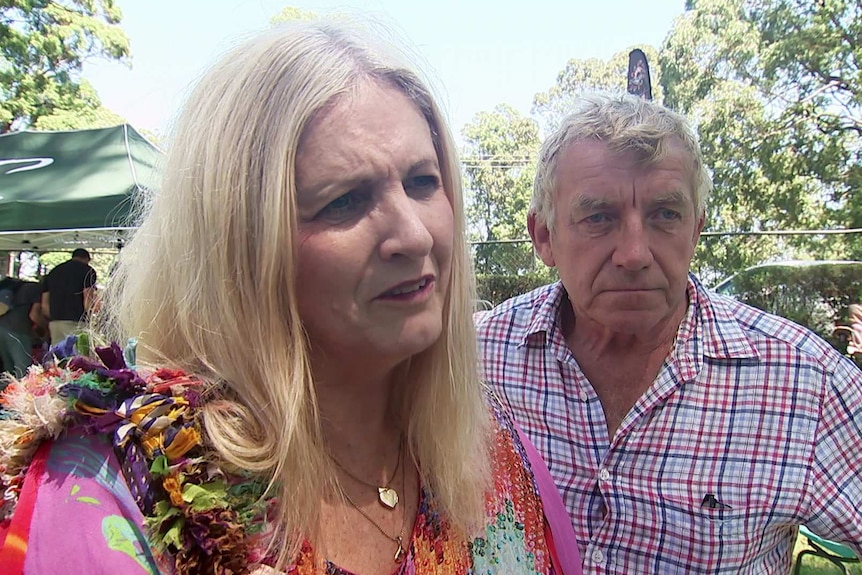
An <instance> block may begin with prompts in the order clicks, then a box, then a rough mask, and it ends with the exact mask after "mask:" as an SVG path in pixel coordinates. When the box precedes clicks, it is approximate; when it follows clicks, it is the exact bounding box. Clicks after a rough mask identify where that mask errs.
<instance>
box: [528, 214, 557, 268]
mask: <svg viewBox="0 0 862 575" xmlns="http://www.w3.org/2000/svg"><path fill="white" fill-rule="evenodd" d="M527 231H528V232H530V238H531V239H532V240H533V247H534V248H535V249H536V253H538V254H539V257H540V258H542V261H543V262H544V263H545V265H546V266H548V267H550V268H552V267H554V266H555V265H556V263H555V262H554V250H553V249H552V248H551V230H549V229H548V224H546V223H545V220H544V218H542V217H540V216H539V215H538V214H536V213H535V212H530V213H529V214H527Z"/></svg>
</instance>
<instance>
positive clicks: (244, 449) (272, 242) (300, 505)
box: [106, 21, 490, 564]
mask: <svg viewBox="0 0 862 575" xmlns="http://www.w3.org/2000/svg"><path fill="white" fill-rule="evenodd" d="M394 54H395V52H393V50H392V49H391V48H380V47H378V46H377V45H375V42H373V41H371V40H370V39H369V34H368V33H363V32H362V31H360V30H352V29H348V28H345V26H344V25H343V23H339V24H337V25H335V24H331V23H324V22H321V21H315V22H310V23H309V22H304V23H292V24H290V25H286V26H281V27H279V28H276V29H273V30H270V31H268V32H266V33H264V34H262V35H259V36H258V37H256V38H254V39H252V40H250V41H248V42H246V43H245V44H244V45H242V46H240V47H239V48H237V49H235V50H233V51H232V52H231V53H229V54H227V55H226V56H225V57H224V58H223V59H222V60H221V61H220V62H219V63H217V64H216V65H215V66H214V67H213V68H212V69H211V70H209V72H208V73H207V74H205V75H204V77H203V78H202V79H201V80H200V82H199V84H198V85H197V87H196V88H195V90H194V91H193V93H192V94H191V96H190V98H189V100H188V102H187V103H186V104H185V107H184V109H183V111H182V113H181V115H180V117H179V119H178V122H177V124H176V126H175V131H174V137H173V141H172V142H171V144H170V148H169V150H170V151H169V154H168V158H167V162H166V166H165V169H164V177H163V182H162V184H161V186H160V187H159V189H158V191H157V192H155V193H154V194H153V195H152V197H151V198H149V200H148V202H147V205H146V206H145V208H144V210H143V216H142V220H141V223H140V227H139V229H138V231H137V233H136V235H135V236H134V238H133V239H132V240H131V241H130V242H129V243H128V245H127V246H126V247H125V248H124V249H123V251H122V253H121V258H120V263H119V267H118V269H117V272H116V276H115V277H114V281H112V282H111V286H110V288H109V294H108V295H107V298H106V307H107V310H108V312H109V316H108V320H109V321H108V325H110V326H112V327H113V334H114V335H118V334H122V335H124V336H134V337H137V338H139V350H140V351H139V354H141V355H142V356H143V357H146V358H147V362H148V363H157V364H163V365H170V366H174V367H178V368H182V369H185V370H188V371H190V372H193V373H196V374H198V375H199V376H201V377H202V378H204V379H205V380H206V381H208V382H210V384H211V385H212V388H213V390H214V393H213V395H214V396H215V398H214V399H213V400H211V401H209V402H208V403H206V404H205V407H204V408H203V409H204V416H203V421H204V429H205V433H206V436H207V439H208V442H209V444H210V445H211V446H212V448H213V449H214V450H215V452H216V453H217V455H218V456H219V457H221V458H222V459H223V460H224V461H225V462H227V463H228V464H232V465H235V466H237V467H239V468H242V469H247V470H252V471H253V472H255V473H257V474H259V475H260V476H261V477H264V478H266V479H267V480H269V481H270V487H271V490H272V493H273V494H274V495H275V496H276V497H277V498H278V500H279V501H280V502H281V505H280V506H279V513H280V521H277V522H276V524H277V525H280V528H279V530H278V535H277V537H276V538H275V541H274V542H273V544H274V545H279V546H280V547H281V549H282V551H281V554H280V558H279V564H284V563H285V562H286V561H289V560H290V558H291V557H293V556H294V553H295V552H296V551H297V548H298V545H299V544H300V543H301V542H302V540H303V539H305V538H308V539H311V540H312V541H314V538H315V537H317V522H318V520H319V502H320V500H321V498H322V497H323V496H324V495H325V494H326V490H327V489H329V488H330V487H331V485H332V484H333V482H334V476H333V470H332V468H331V462H330V461H329V459H328V458H327V456H326V451H325V444H324V439H323V435H322V433H321V427H320V422H319V415H318V410H317V403H316V394H315V387H314V381H313V376H312V372H311V366H310V364H309V353H308V346H307V341H306V338H305V334H304V331H303V326H302V321H301V318H300V317H299V316H298V313H297V303H296V292H295V283H294V272H295V268H296V253H295V250H296V244H295V241H294V234H295V231H296V227H297V226H296V207H295V193H296V189H295V185H296V184H295V169H294V164H295V159H296V154H297V147H298V145H299V142H300V137H301V135H302V133H303V130H304V128H305V127H306V125H307V124H308V122H309V121H310V119H311V118H312V117H313V116H314V114H315V113H316V112H318V111H319V110H320V109H321V108H323V107H324V106H325V105H326V104H327V103H328V102H330V101H332V100H333V98H335V97H337V96H338V95H340V94H343V93H345V92H346V91H348V90H350V89H352V88H353V87H355V86H356V85H357V84H358V83H359V82H362V81H368V80H371V81H376V82H381V83H386V84H387V85H392V86H396V87H397V88H399V89H400V90H402V91H403V92H404V94H405V95H406V96H407V97H408V98H409V99H410V100H411V101H412V102H414V103H415V105H416V106H417V108H418V109H419V110H420V111H421V112H422V113H423V115H424V116H425V118H426V119H427V121H428V123H429V126H430V128H431V132H432V137H433V139H434V145H435V148H436V150H437V154H438V157H439V161H440V166H441V170H442V177H443V181H444V186H445V189H446V192H447V194H448V196H449V198H450V201H451V203H452V208H453V210H454V214H455V244H454V245H455V248H454V256H453V273H452V278H451V281H450V286H449V296H448V301H447V303H446V306H445V310H444V330H443V335H442V336H441V337H440V339H439V340H438V341H437V342H436V343H435V344H434V345H433V346H432V347H431V348H429V349H428V350H426V351H424V352H422V353H421V354H419V355H417V356H415V357H413V358H411V360H409V361H408V362H406V364H405V365H404V366H403V370H404V372H405V374H406V375H405V377H407V378H409V379H408V380H407V381H410V382H411V385H410V386H409V388H410V389H411V390H412V391H411V394H412V395H410V396H409V397H408V398H407V399H406V404H407V405H406V406H405V408H406V414H407V415H406V420H407V422H408V424H407V425H408V429H407V437H408V444H409V446H410V450H411V455H412V457H413V458H414V460H415V461H417V462H418V463H419V469H420V473H421V474H422V480H423V482H424V484H425V485H427V486H428V487H429V488H430V490H431V492H432V493H434V496H435V497H436V498H437V500H438V501H439V504H440V505H441V506H442V509H443V510H444V512H445V513H446V514H447V515H448V518H449V519H450V521H451V522H452V525H453V526H455V527H456V528H459V529H464V530H465V531H468V530H471V529H472V528H473V527H474V526H475V525H476V524H477V522H479V521H480V520H481V518H482V516H483V513H484V494H485V491H486V489H488V487H489V485H490V483H489V469H490V465H489V461H488V459H489V457H488V449H489V444H488V438H489V428H490V423H489V415H488V411H487V407H486V404H485V401H484V397H483V393H482V389H481V384H480V382H479V380H478V375H477V360H476V349H475V343H474V337H475V336H474V331H473V325H472V321H471V316H472V311H473V284H472V272H471V265H470V258H469V255H468V247H467V244H466V240H465V233H464V231H465V223H464V215H463V212H464V210H463V199H462V191H461V182H460V171H459V166H458V161H457V157H456V151H455V146H454V144H453V141H452V137H451V134H450V133H449V130H448V127H447V126H446V123H445V121H444V119H443V117H442V115H441V112H440V110H439V109H438V107H437V106H436V104H435V103H434V100H433V99H432V96H431V94H430V92H429V90H428V88H427V87H426V85H425V84H424V83H423V82H422V81H421V80H420V79H419V77H418V76H417V75H416V74H415V73H414V72H413V71H411V70H410V68H409V67H407V66H405V65H404V64H403V63H402V62H401V61H400V60H399V57H398V56H395V55H394ZM321 478H328V481H321ZM276 548H277V547H276Z"/></svg>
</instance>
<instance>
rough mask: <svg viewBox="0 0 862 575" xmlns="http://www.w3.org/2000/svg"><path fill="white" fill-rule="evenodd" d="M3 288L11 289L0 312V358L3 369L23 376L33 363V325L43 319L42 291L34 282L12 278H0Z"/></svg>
mask: <svg viewBox="0 0 862 575" xmlns="http://www.w3.org/2000/svg"><path fill="white" fill-rule="evenodd" d="M5 289H8V290H10V291H11V292H12V299H11V302H10V304H11V305H9V306H8V308H7V309H6V311H5V313H3V314H2V315H0V360H2V361H3V371H6V372H9V373H12V374H13V375H15V377H22V376H23V375H24V374H25V373H26V372H27V368H28V367H30V364H31V363H33V324H34V323H37V324H38V323H40V322H42V310H41V305H40V297H41V296H40V294H41V291H42V290H41V288H40V286H39V284H38V283H36V282H29V281H21V280H19V279H17V278H12V277H7V278H3V279H2V280H0V290H5ZM2 386H3V384H2V382H0V387H2Z"/></svg>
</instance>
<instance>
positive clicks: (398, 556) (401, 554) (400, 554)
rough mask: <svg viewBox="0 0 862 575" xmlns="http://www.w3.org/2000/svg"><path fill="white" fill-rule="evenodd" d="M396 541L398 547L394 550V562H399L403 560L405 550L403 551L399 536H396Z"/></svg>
mask: <svg viewBox="0 0 862 575" xmlns="http://www.w3.org/2000/svg"><path fill="white" fill-rule="evenodd" d="M396 542H397V543H398V549H396V550H395V557H394V559H395V562H396V563H401V562H402V561H404V556H405V555H406V554H407V552H406V551H404V547H402V546H401V537H396Z"/></svg>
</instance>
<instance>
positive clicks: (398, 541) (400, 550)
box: [333, 441, 407, 563]
mask: <svg viewBox="0 0 862 575" xmlns="http://www.w3.org/2000/svg"><path fill="white" fill-rule="evenodd" d="M402 445H403V441H402ZM333 461H334V462H335V464H336V465H338V462H337V461H335V460H334V459H333ZM400 465H401V448H400V447H399V448H398V462H397V463H396V464H395V471H394V472H393V473H392V478H391V479H390V480H389V483H391V482H392V479H395V472H397V471H398V467H399V466H400ZM338 467H341V465H338ZM341 470H342V471H344V472H345V473H347V474H348V475H350V473H349V472H348V471H347V470H346V469H344V468H343V467H341ZM350 476H351V477H353V476H352V475H350ZM353 479H356V480H357V481H359V482H360V483H365V482H364V481H362V480H361V479H357V478H356V477H353ZM366 485H369V484H367V483H366ZM401 486H402V488H405V489H406V487H407V483H406V482H405V474H404V468H403V467H402V468H401ZM371 487H374V486H373V485H371ZM339 491H341V495H342V496H343V497H344V499H345V500H346V501H347V502H348V503H349V504H350V506H351V507H353V508H354V509H356V510H357V511H358V512H359V514H360V515H362V516H363V517H364V518H365V519H366V520H367V521H368V522H369V523H371V524H372V525H374V527H376V528H377V530H378V531H379V532H380V534H381V535H383V536H384V537H386V538H387V539H389V540H391V541H392V542H393V543H395V545H397V547H396V548H395V555H394V556H393V557H392V560H393V561H395V562H396V563H401V562H402V561H404V557H405V556H406V555H407V551H406V550H405V549H404V525H405V524H406V523H407V505H402V506H401V530H400V531H399V532H398V535H396V536H395V537H393V536H391V535H389V534H388V533H387V532H386V531H384V530H383V528H382V527H381V526H380V525H378V524H377V522H376V521H375V520H374V519H372V518H371V516H370V515H368V514H367V513H366V512H365V511H363V510H362V508H360V507H359V506H358V505H357V504H356V503H354V502H353V499H351V498H350V496H349V495H348V494H347V493H346V492H345V491H344V489H342V488H341V487H339ZM393 492H394V490H393ZM396 497H397V496H396ZM380 500H381V503H383V504H384V505H387V504H386V503H385V502H383V497H382V494H381V496H380ZM395 503H398V501H397V498H396V502H395ZM387 507H390V509H391V508H392V507H395V505H392V506H389V505H387Z"/></svg>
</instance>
